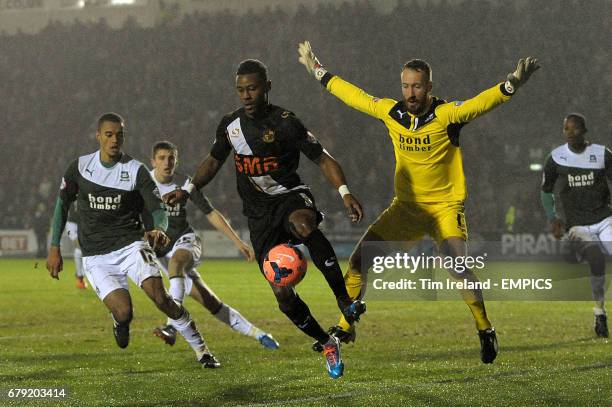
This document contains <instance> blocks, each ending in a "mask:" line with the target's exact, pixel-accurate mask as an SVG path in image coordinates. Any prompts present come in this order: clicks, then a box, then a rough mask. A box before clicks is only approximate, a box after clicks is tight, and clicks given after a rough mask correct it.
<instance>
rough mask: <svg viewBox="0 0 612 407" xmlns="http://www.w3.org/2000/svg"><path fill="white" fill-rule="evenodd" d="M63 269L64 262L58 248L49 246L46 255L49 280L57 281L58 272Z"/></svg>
mask: <svg viewBox="0 0 612 407" xmlns="http://www.w3.org/2000/svg"><path fill="white" fill-rule="evenodd" d="M63 268H64V260H63V259H62V252H61V250H60V248H59V246H51V247H50V248H49V254H48V255H47V270H48V271H49V275H50V276H51V278H54V279H56V280H59V272H60V271H62V269H63Z"/></svg>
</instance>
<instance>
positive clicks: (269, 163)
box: [263, 157, 278, 173]
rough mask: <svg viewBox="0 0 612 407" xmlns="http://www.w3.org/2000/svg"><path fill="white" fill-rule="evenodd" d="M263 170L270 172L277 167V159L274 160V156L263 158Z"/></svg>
mask: <svg viewBox="0 0 612 407" xmlns="http://www.w3.org/2000/svg"><path fill="white" fill-rule="evenodd" d="M263 166H264V172H265V173H268V172H272V171H275V170H277V169H278V161H276V157H266V158H264V165H263Z"/></svg>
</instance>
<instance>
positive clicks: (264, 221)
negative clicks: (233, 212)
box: [248, 190, 323, 269]
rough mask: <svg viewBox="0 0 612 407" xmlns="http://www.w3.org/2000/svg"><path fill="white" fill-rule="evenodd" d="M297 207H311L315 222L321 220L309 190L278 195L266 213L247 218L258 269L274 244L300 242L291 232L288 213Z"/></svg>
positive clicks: (320, 214) (321, 216) (321, 215)
mask: <svg viewBox="0 0 612 407" xmlns="http://www.w3.org/2000/svg"><path fill="white" fill-rule="evenodd" d="M298 209H312V210H313V211H315V213H316V214H317V224H318V223H319V222H321V220H323V214H322V213H320V212H319V211H317V207H316V206H315V202H314V197H313V196H312V194H311V193H310V191H309V190H303V191H296V192H290V193H288V194H283V195H282V196H279V197H278V199H277V200H275V201H273V202H271V203H270V205H269V206H268V208H267V211H266V214H265V215H264V216H262V217H258V218H253V217H251V218H248V223H249V232H250V234H251V244H252V245H253V250H254V251H255V258H256V259H257V262H258V264H259V267H260V269H261V268H262V267H263V260H264V258H265V257H266V254H268V251H270V249H271V248H273V247H274V246H276V245H278V244H281V243H288V242H291V243H293V244H299V243H301V241H300V239H298V238H297V237H295V236H294V235H293V234H292V233H291V227H290V224H289V215H291V213H293V212H294V211H296V210H298Z"/></svg>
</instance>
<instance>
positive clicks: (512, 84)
mask: <svg viewBox="0 0 612 407" xmlns="http://www.w3.org/2000/svg"><path fill="white" fill-rule="evenodd" d="M538 69H540V65H538V59H537V58H534V57H527V58H521V59H519V61H518V63H517V65H516V69H515V70H514V72H511V73H509V74H508V76H507V78H506V81H507V82H506V84H505V87H506V90H507V91H508V93H511V94H512V93H514V92H516V91H517V89H518V88H520V87H521V86H523V85H524V84H525V83H526V82H527V81H528V80H529V77H531V75H532V74H533V73H534V72H535V71H537V70H538Z"/></svg>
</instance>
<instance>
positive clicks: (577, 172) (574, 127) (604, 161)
mask: <svg viewBox="0 0 612 407" xmlns="http://www.w3.org/2000/svg"><path fill="white" fill-rule="evenodd" d="M586 132H587V128H586V120H585V118H584V116H582V115H581V114H578V113H572V114H570V115H568V116H567V117H565V119H564V120H563V135H564V136H565V139H566V141H567V143H565V144H563V145H562V146H559V147H557V148H555V149H554V150H553V151H552V152H551V153H550V155H549V156H548V158H547V159H546V164H545V165H544V177H543V181H542V191H541V192H540V198H541V200H542V205H543V206H544V209H545V211H546V217H547V218H548V220H549V222H550V226H551V229H552V232H553V234H554V236H555V237H556V238H557V239H561V237H563V235H564V233H565V237H564V239H565V240H568V241H569V242H570V243H572V245H571V247H572V249H573V250H572V251H573V252H574V253H573V254H575V256H576V260H577V261H579V262H580V261H583V260H586V262H587V263H588V264H589V267H590V271H591V289H592V291H593V299H594V300H595V307H594V308H593V311H594V313H595V325H594V328H595V333H596V334H597V336H599V337H602V338H607V337H608V335H609V334H608V318H607V316H606V309H605V305H604V296H605V279H606V275H605V270H606V259H605V256H604V253H602V251H603V252H605V253H607V254H608V255H612V208H610V190H609V189H608V182H607V180H606V178H607V179H608V180H612V152H611V151H610V150H609V149H608V148H606V147H605V146H602V145H600V144H592V143H590V142H589V141H587V140H585V138H584V135H585V134H586ZM557 183H558V184H560V189H559V197H560V198H561V204H562V206H563V212H564V215H565V224H564V223H563V221H562V220H561V219H559V218H558V217H557V212H556V210H555V195H554V188H555V184H557Z"/></svg>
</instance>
